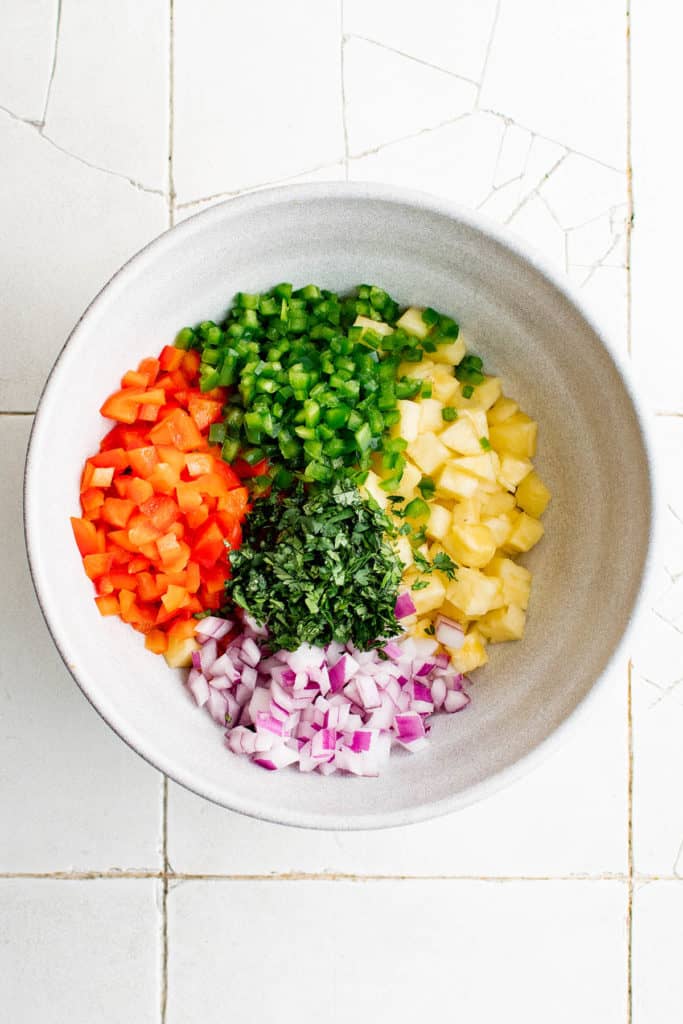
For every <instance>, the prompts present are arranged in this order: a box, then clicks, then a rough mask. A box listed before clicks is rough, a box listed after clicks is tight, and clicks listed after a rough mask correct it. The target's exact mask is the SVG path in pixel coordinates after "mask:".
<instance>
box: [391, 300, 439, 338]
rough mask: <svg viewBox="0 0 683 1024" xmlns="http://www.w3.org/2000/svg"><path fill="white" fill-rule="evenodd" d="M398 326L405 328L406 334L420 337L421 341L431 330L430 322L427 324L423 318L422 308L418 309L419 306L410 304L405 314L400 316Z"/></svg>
mask: <svg viewBox="0 0 683 1024" xmlns="http://www.w3.org/2000/svg"><path fill="white" fill-rule="evenodd" d="M396 326H397V327H400V328H401V329H402V330H404V331H405V332H406V334H411V335H412V336H413V337H414V338H419V339H420V341H424V340H425V338H426V337H427V335H428V334H429V332H430V331H431V327H430V326H429V324H426V323H425V322H424V320H423V319H422V310H421V309H418V308H417V306H410V308H409V309H407V310H406V311H405V313H404V314H403V316H400V317H399V318H398V320H397V321H396Z"/></svg>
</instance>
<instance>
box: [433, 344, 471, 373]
mask: <svg viewBox="0 0 683 1024" xmlns="http://www.w3.org/2000/svg"><path fill="white" fill-rule="evenodd" d="M465 352H466V347H465V342H464V340H463V338H456V340H455V341H452V342H451V343H450V344H446V343H444V344H443V345H437V346H436V352H432V353H430V354H431V357H432V359H433V360H434V362H435V363H445V364H446V365H447V366H457V365H458V363H460V362H462V359H463V356H464V355H465Z"/></svg>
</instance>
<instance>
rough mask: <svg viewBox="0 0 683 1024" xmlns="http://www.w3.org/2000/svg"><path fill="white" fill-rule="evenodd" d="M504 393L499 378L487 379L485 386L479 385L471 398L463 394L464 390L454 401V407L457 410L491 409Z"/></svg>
mask: <svg viewBox="0 0 683 1024" xmlns="http://www.w3.org/2000/svg"><path fill="white" fill-rule="evenodd" d="M501 393H502V388H501V384H500V380H499V378H498V377H487V378H486V379H485V380H484V382H483V384H478V385H477V387H475V389H474V391H473V393H472V395H471V397H470V398H465V396H464V395H463V393H462V388H461V389H460V391H459V393H458V394H457V395H456V396H455V398H454V400H453V405H454V406H455V407H456V408H457V409H484V410H486V409H490V408H491V406H492V405H493V404H494V402H496V401H497V400H498V399H499V398H500V396H501Z"/></svg>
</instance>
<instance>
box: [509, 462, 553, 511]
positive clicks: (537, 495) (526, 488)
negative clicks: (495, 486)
mask: <svg viewBox="0 0 683 1024" xmlns="http://www.w3.org/2000/svg"><path fill="white" fill-rule="evenodd" d="M515 497H516V499H517V504H518V505H519V507H520V508H523V509H524V511H525V512H528V513H529V515H530V516H535V518H536V519H539V518H540V517H541V516H542V515H543V513H544V512H545V510H546V508H547V507H548V502H549V501H550V498H551V494H550V491H549V490H548V488H547V487H546V485H545V484H544V483H543V481H542V480H541V478H540V476H539V475H538V473H537V472H536V471H535V470H533V471H532V472H531V473H529V475H528V476H527V477H525V478H524V480H522V482H521V484H520V485H519V487H518V488H517V493H516V495H515Z"/></svg>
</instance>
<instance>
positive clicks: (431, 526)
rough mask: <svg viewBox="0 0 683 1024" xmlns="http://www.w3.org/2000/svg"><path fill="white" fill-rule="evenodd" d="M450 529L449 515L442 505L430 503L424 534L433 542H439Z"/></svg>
mask: <svg viewBox="0 0 683 1024" xmlns="http://www.w3.org/2000/svg"><path fill="white" fill-rule="evenodd" d="M450 528H451V513H450V512H449V511H448V509H447V508H444V507H443V505H439V504H438V503H437V502H432V503H431V504H430V506H429V519H428V520H427V525H426V526H425V533H426V534H427V536H428V537H431V538H432V539H433V540H441V539H442V538H443V537H445V536H446V534H447V533H448V531H449V530H450Z"/></svg>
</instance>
